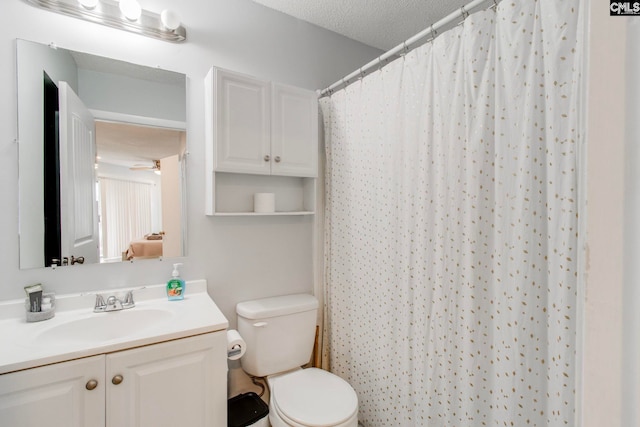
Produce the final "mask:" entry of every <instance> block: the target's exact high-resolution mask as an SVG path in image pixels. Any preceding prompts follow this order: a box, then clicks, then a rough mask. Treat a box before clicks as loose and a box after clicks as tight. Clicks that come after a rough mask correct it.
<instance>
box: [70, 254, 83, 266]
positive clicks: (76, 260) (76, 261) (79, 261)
mask: <svg viewBox="0 0 640 427" xmlns="http://www.w3.org/2000/svg"><path fill="white" fill-rule="evenodd" d="M74 264H84V257H83V256H79V257H78V258H76V257H74V256H73V255H71V265H74Z"/></svg>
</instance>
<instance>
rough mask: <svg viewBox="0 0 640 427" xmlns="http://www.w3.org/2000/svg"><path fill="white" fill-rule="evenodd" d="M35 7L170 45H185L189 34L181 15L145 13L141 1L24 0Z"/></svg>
mask: <svg viewBox="0 0 640 427" xmlns="http://www.w3.org/2000/svg"><path fill="white" fill-rule="evenodd" d="M23 1H25V2H26V3H29V4H30V5H32V6H36V7H39V8H42V9H46V10H50V11H53V12H57V13H61V14H63V15H68V16H73V17H75V18H80V19H84V20H85V21H89V22H94V23H96V24H101V25H106V26H109V27H112V28H118V29H120V30H125V31H130V32H132V33H136V34H141V35H144V36H147V37H153V38H156V39H160V40H165V41H170V42H182V41H185V40H186V38H187V32H186V30H185V29H184V27H183V26H182V25H180V18H179V17H178V14H177V13H175V12H173V11H170V10H166V11H163V13H164V15H165V17H164V18H162V17H161V15H159V14H157V13H154V12H150V11H148V10H144V9H142V8H141V7H140V3H139V2H138V0H121V1H120V2H117V1H115V0H23Z"/></svg>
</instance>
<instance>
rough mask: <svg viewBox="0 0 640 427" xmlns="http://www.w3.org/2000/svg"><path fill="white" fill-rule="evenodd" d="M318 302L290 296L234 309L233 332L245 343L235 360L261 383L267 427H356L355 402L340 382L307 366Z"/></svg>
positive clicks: (348, 390) (350, 392) (351, 393)
mask: <svg viewBox="0 0 640 427" xmlns="http://www.w3.org/2000/svg"><path fill="white" fill-rule="evenodd" d="M317 311H318V300H316V299H315V297H313V296H312V295H308V294H296V295H286V296H281V297H274V298H264V299H259V300H254V301H246V302H242V303H240V304H238V305H237V306H236V313H237V314H238V332H239V333H240V335H242V337H243V338H244V340H245V342H246V343H247V351H246V353H245V354H244V356H243V357H242V359H241V362H242V369H243V370H244V371H245V372H246V373H248V374H249V375H253V376H256V377H267V383H268V385H269V390H270V393H271V397H270V399H269V421H270V423H271V426H272V427H357V425H358V397H357V395H356V392H355V391H354V390H353V388H352V387H351V386H350V385H349V383H347V382H346V381H344V380H343V379H342V378H340V377H338V376H336V375H334V374H332V373H330V372H327V371H324V370H322V369H317V368H308V369H302V368H301V366H302V365H305V364H307V363H308V362H309V359H310V357H311V352H312V349H313V342H314V339H315V325H316V315H317Z"/></svg>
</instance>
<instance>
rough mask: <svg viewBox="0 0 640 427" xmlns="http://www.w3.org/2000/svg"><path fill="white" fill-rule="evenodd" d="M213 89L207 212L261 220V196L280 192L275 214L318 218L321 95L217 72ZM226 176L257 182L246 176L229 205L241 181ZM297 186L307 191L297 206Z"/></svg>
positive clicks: (209, 91) (210, 78)
mask: <svg viewBox="0 0 640 427" xmlns="http://www.w3.org/2000/svg"><path fill="white" fill-rule="evenodd" d="M205 87H206V104H205V106H206V108H205V114H206V120H207V127H206V141H207V154H206V155H207V214H209V215H243V214H253V212H252V211H253V206H252V196H253V193H255V192H273V193H275V194H276V211H277V212H275V213H274V214H289V215H290V214H312V213H313V212H314V210H315V209H314V204H315V180H314V179H313V178H316V177H317V175H318V99H317V95H316V93H315V92H313V91H310V90H305V89H300V88H296V87H292V86H287V85H282V84H279V83H270V82H265V81H262V80H259V79H256V78H254V77H250V76H246V75H243V74H239V73H236V72H233V71H228V70H223V69H220V68H215V67H214V68H212V69H211V70H210V71H209V74H208V75H207V77H206V80H205ZM221 174H247V175H253V176H254V178H246V177H244V178H241V177H239V178H238V181H241V182H242V183H243V184H240V187H241V188H240V192H239V193H237V192H236V193H234V194H233V195H232V197H231V199H229V198H228V197H226V195H227V194H228V193H230V192H229V191H226V189H225V187H227V186H228V187H229V188H231V187H238V185H234V184H233V183H232V182H233V178H232V176H233V175H226V176H223V175H221ZM270 177H278V178H270ZM282 177H290V179H288V178H282ZM307 178H308V179H307ZM312 179H313V180H312ZM249 181H251V182H249ZM283 183H284V184H283ZM291 187H295V188H297V189H299V191H297V193H298V194H297V195H296V196H295V197H296V200H291V199H290V198H291V197H292V194H293V193H295V192H292V191H290V188H291ZM312 187H313V189H312V190H311V188H312ZM236 190H237V188H236ZM239 198H240V199H242V200H239Z"/></svg>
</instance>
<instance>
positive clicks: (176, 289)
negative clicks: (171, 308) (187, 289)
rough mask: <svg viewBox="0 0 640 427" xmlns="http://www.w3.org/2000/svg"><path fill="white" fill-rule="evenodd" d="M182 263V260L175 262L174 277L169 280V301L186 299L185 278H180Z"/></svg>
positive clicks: (172, 274)
mask: <svg viewBox="0 0 640 427" xmlns="http://www.w3.org/2000/svg"><path fill="white" fill-rule="evenodd" d="M181 265H182V263H181V262H178V263H176V264H173V273H171V276H172V277H171V279H170V280H169V281H168V282H167V298H169V301H176V300H181V299H184V280H182V279H181V278H180V272H179V271H178V267H179V266H181Z"/></svg>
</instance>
